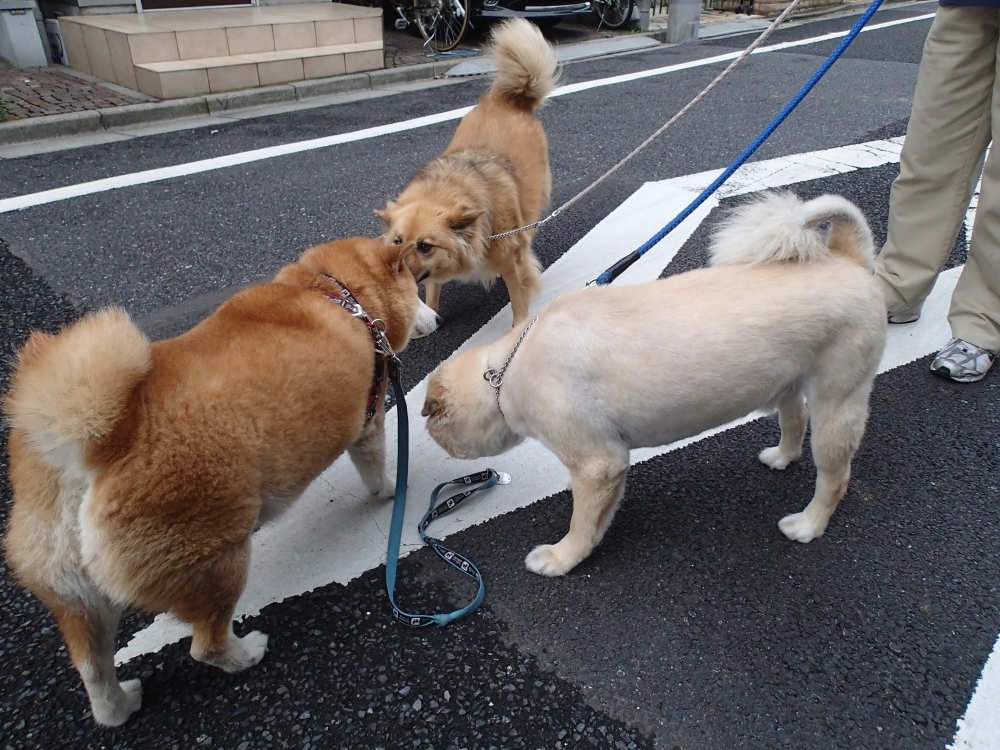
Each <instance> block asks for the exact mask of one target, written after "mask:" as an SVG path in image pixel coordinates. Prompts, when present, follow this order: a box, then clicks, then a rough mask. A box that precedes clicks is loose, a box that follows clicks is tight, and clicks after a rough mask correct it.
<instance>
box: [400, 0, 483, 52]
mask: <svg viewBox="0 0 1000 750" xmlns="http://www.w3.org/2000/svg"><path fill="white" fill-rule="evenodd" d="M413 16H414V20H415V21H416V23H417V30H418V31H419V32H420V36H422V37H423V38H424V39H426V40H427V44H426V46H428V47H430V48H431V49H432V50H434V51H435V52H445V51H447V50H450V49H454V48H455V47H457V46H458V43H459V42H461V41H462V37H463V36H465V30H466V29H467V28H468V26H469V0H413Z"/></svg>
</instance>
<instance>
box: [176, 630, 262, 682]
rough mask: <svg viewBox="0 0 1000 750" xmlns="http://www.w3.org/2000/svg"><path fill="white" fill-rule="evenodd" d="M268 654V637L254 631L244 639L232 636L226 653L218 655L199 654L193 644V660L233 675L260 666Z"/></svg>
mask: <svg viewBox="0 0 1000 750" xmlns="http://www.w3.org/2000/svg"><path fill="white" fill-rule="evenodd" d="M266 653H267V635H265V634H264V633H260V632H258V631H256V630H254V631H253V632H251V633H247V634H246V635H245V636H243V637H242V638H237V637H236V636H234V635H231V636H230V637H229V644H228V645H227V646H226V650H225V652H224V653H222V654H218V655H211V656H210V655H207V654H197V653H195V651H194V649H193V644H192V651H191V658H193V659H195V660H196V661H200V662H204V663H205V664H211V665H212V666H213V667H218V668H219V669H221V670H222V671H223V672H229V673H230V674H233V673H235V672H242V671H243V670H244V669H247V668H249V667H252V666H254V665H256V664H259V663H260V660H261V659H263V658H264V654H266Z"/></svg>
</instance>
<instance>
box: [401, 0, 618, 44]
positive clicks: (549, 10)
mask: <svg viewBox="0 0 1000 750" xmlns="http://www.w3.org/2000/svg"><path fill="white" fill-rule="evenodd" d="M387 1H388V2H390V3H391V4H390V5H389V9H391V12H394V13H395V14H396V15H397V16H398V18H396V19H395V26H396V28H397V29H400V30H404V29H407V28H410V26H411V25H412V26H414V27H416V30H417V31H418V32H419V33H420V36H422V37H423V38H424V39H425V42H424V46H425V47H427V48H428V49H430V50H431V51H433V52H447V51H448V50H451V49H454V48H455V47H457V46H458V45H459V43H460V42H461V41H462V39H463V38H464V37H465V35H466V34H467V33H468V32H469V30H470V29H472V28H485V27H486V25H487V24H488V23H489V22H490V21H494V20H500V19H503V18H527V19H528V20H529V21H533V22H534V23H536V24H537V25H538V26H540V27H542V28H546V27H548V28H551V27H553V26H555V25H556V24H558V23H559V22H560V21H561V20H562V19H564V18H566V17H568V16H572V15H578V14H581V13H590V12H591V7H592V2H591V0H540V1H541V2H543V3H544V5H543V4H539V5H530V4H529V3H531V2H532V1H533V0H387ZM595 1H598V2H604V1H611V2H614V1H618V2H621V1H623V0H595ZM632 1H633V0H628V2H632ZM623 23H624V22H623ZM605 26H609V27H610V24H609V23H605ZM613 28H619V27H617V26H616V27H613Z"/></svg>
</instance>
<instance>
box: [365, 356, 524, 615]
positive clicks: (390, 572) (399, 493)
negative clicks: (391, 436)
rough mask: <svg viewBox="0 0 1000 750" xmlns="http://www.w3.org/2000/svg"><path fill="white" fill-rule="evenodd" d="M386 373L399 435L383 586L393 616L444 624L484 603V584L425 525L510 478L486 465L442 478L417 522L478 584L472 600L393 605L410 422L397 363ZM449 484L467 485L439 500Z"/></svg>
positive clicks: (440, 553) (443, 555)
mask: <svg viewBox="0 0 1000 750" xmlns="http://www.w3.org/2000/svg"><path fill="white" fill-rule="evenodd" d="M389 376H390V381H391V383H392V392H393V394H394V395H395V397H396V413H397V415H398V419H397V423H398V433H399V436H398V448H397V460H396V497H395V499H394V500H393V504H392V522H391V523H390V525H389V545H388V549H387V551H386V558H385V589H386V592H387V593H388V594H389V604H390V605H392V613H393V616H394V617H395V618H396V619H397V620H398V621H399V622H401V623H403V624H404V625H406V626H408V627H411V628H423V627H426V626H428V625H439V626H441V627H444V626H445V625H447V624H448V623H450V622H454V621H455V620H458V619H460V618H462V617H465V616H466V615H467V614H469V613H470V612H473V611H475V610H476V608H477V607H479V605H480V604H482V603H483V598H484V597H485V596H486V584H485V582H484V581H483V576H482V574H481V573H480V572H479V568H477V567H476V566H475V564H474V563H473V562H472V561H471V560H469V559H468V558H467V557H465V556H464V555H461V554H459V553H458V552H455V551H454V550H452V549H449V548H448V547H446V546H445V545H444V544H442V543H441V542H440V541H439V540H438V539H435V538H434V537H431V536H428V535H427V533H426V532H427V527H428V526H429V525H430V524H431V523H432V522H433V521H435V520H437V519H438V518H441V516H444V515H447V514H448V513H450V512H451V511H453V510H455V509H456V508H458V507H459V506H460V505H461V504H462V503H463V502H465V501H466V500H468V499H469V498H470V497H472V496H473V495H475V494H476V493H477V492H483V491H484V490H488V489H490V488H492V487H495V486H496V485H497V484H507V483H508V482H510V477H509V476H508V475H506V474H502V473H500V472H497V471H494V470H493V469H485V470H483V471H480V472H477V473H476V474H469V475H468V476H464V477H459V478H458V479H452V480H451V481H450V482H442V483H441V484H439V485H438V486H437V487H435V488H434V491H433V492H432V493H431V499H430V504H429V506H428V508H427V512H426V513H425V514H424V517H423V518H422V519H421V521H420V524H419V525H418V526H417V531H418V532H419V533H420V538H421V539H422V540H423V541H424V543H425V544H427V545H428V546H429V547H430V548H431V549H433V550H434V552H435V553H437V555H438V557H440V558H441V559H442V560H444V561H445V562H446V563H448V564H449V565H451V566H452V567H453V568H455V570H457V571H458V572H460V573H462V574H463V575H466V576H468V577H469V578H471V579H472V580H474V581H476V582H477V583H478V584H479V590H478V591H477V592H476V596H475V597H474V598H473V600H472V601H471V602H469V604H467V605H466V606H464V607H462V608H461V609H456V610H455V611H454V612H449V613H447V614H436V615H427V614H412V613H410V612H405V611H404V610H402V609H400V608H399V607H398V606H397V605H396V600H395V593H396V566H397V563H398V562H399V545H400V541H401V540H402V537H403V515H404V514H405V512H406V480H407V473H408V470H409V460H410V425H409V419H408V417H407V413H406V393H405V392H404V391H403V386H402V384H401V383H400V382H399V368H398V366H393V367H392V369H391V371H390V374H389ZM452 485H456V486H463V487H467V488H468V489H465V490H463V491H462V492H459V493H457V494H455V495H451V496H449V497H448V498H446V499H445V500H443V501H441V502H440V503H438V497H439V496H440V495H441V492H442V490H444V489H445V488H446V487H450V486H452Z"/></svg>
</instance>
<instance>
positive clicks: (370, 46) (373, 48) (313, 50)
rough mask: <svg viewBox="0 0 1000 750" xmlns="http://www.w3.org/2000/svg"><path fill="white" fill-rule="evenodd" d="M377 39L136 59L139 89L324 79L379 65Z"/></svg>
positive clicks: (176, 90) (210, 88)
mask: <svg viewBox="0 0 1000 750" xmlns="http://www.w3.org/2000/svg"><path fill="white" fill-rule="evenodd" d="M382 61H383V53H382V42H381V40H380V41H374V42H357V43H354V44H333V45H327V46H324V47H308V48H304V49H289V50H280V51H274V52H256V53H251V54H246V55H226V56H224V57H203V58H194V59H191V60H174V61H169V62H150V63H140V64H138V65H136V66H135V74H136V79H137V81H138V84H139V90H140V91H142V92H143V93H148V94H150V95H151V96H156V97H159V98H160V99H175V98H178V97H182V96H198V95H200V94H208V93H213V94H214V93H218V92H220V91H236V90H238V89H248V88H254V87H255V86H272V85H274V84H278V83H291V82H292V81H302V80H305V79H309V78H329V77H331V76H338V75H344V74H346V73H360V72H361V71H365V70H375V69H378V68H381V67H382Z"/></svg>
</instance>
